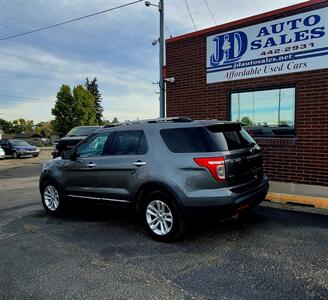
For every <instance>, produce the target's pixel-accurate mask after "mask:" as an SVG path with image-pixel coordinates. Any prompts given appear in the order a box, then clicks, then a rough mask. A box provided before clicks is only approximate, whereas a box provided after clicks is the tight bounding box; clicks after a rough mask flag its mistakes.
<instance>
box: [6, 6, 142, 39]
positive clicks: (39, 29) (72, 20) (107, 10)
mask: <svg viewBox="0 0 328 300" xmlns="http://www.w3.org/2000/svg"><path fill="white" fill-rule="evenodd" d="M141 1H143V0H136V1H133V2H130V3H126V4H122V5H119V6H115V7H112V8H109V9H105V10H102V11H98V12H96V13H92V14H89V15H86V16H82V17H78V18H74V19H71V20H68V21H64V22H60V23H56V24H53V25H49V26H45V27H41V28H38V29H34V30H30V31H26V32H23V33H19V34H15V35H11V36H7V37H5V38H1V39H0V41H4V40H9V39H12V38H15V37H18V36H22V35H27V34H30V33H34V32H38V31H42V30H46V29H50V28H53V27H57V26H61V25H65V24H68V23H72V22H76V21H79V20H82V19H86V18H90V17H93V16H96V15H100V14H103V13H106V12H109V11H113V10H116V9H119V8H123V7H126V6H129V5H133V4H136V3H138V2H141Z"/></svg>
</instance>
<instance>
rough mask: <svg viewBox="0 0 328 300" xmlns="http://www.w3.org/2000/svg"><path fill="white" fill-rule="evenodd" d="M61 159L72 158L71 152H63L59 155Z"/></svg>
mask: <svg viewBox="0 0 328 300" xmlns="http://www.w3.org/2000/svg"><path fill="white" fill-rule="evenodd" d="M61 158H62V159H71V158H72V154H71V151H67V150H66V151H63V152H62V153H61Z"/></svg>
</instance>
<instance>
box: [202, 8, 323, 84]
mask: <svg viewBox="0 0 328 300" xmlns="http://www.w3.org/2000/svg"><path fill="white" fill-rule="evenodd" d="M206 56H207V70H206V71H207V83H212V82H222V81H231V80H239V79H246V78H253V77H261V76H272V75H277V74H286V73H293V72H302V71H309V70H315V69H323V68H328V7H326V8H322V9H318V10H313V11H310V12H306V13H302V14H297V15H294V16H291V17H287V18H282V19H277V20H274V21H270V22H265V23H261V24H257V25H253V26H249V27H245V28H240V29H236V30H234V31H229V32H224V33H220V34H216V35H212V36H209V37H207V55H206Z"/></svg>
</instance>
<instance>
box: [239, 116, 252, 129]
mask: <svg viewBox="0 0 328 300" xmlns="http://www.w3.org/2000/svg"><path fill="white" fill-rule="evenodd" d="M241 123H243V124H245V126H247V127H252V126H253V122H252V121H251V120H250V118H249V117H247V116H246V117H243V118H242V119H241Z"/></svg>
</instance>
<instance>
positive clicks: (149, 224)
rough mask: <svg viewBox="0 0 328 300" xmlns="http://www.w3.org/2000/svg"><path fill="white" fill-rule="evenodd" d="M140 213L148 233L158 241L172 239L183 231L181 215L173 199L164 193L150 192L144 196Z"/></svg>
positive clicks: (183, 224) (183, 222) (183, 221)
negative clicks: (144, 199)
mask: <svg viewBox="0 0 328 300" xmlns="http://www.w3.org/2000/svg"><path fill="white" fill-rule="evenodd" d="M142 214H143V220H144V225H145V227H146V229H147V231H148V233H149V235H150V236H151V237H152V238H154V239H156V240H158V241H161V242H170V241H173V240H174V239H176V238H178V237H180V236H181V235H182V234H183V232H184V231H185V227H186V226H185V220H184V218H183V215H182V213H181V211H180V210H179V208H178V206H177V205H176V203H175V202H174V199H172V197H171V196H170V195H168V194H166V193H163V192H160V191H156V192H152V193H150V194H149V195H148V196H147V197H146V201H145V203H144V206H143V211H142Z"/></svg>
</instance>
